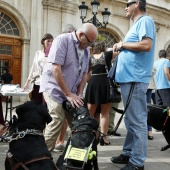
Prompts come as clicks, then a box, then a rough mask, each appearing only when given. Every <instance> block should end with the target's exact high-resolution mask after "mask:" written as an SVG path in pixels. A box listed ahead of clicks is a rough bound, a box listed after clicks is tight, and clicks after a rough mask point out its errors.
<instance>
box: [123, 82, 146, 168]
mask: <svg viewBox="0 0 170 170" xmlns="http://www.w3.org/2000/svg"><path fill="white" fill-rule="evenodd" d="M131 84H132V83H121V84H120V88H121V94H122V98H123V103H124V106H125V105H126V102H127V98H128V95H129V91H130V87H131ZM147 89H148V84H147V83H136V84H135V87H134V90H133V94H132V97H131V100H130V103H129V106H128V108H127V110H126V112H125V118H124V121H125V126H126V129H127V135H126V138H125V142H124V146H123V155H126V156H130V159H129V162H131V163H132V164H134V165H136V166H143V165H144V161H145V160H146V156H147V145H148V138H147V136H148V131H147V102H146V91H147Z"/></svg>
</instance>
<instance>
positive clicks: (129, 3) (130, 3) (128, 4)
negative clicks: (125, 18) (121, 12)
mask: <svg viewBox="0 0 170 170" xmlns="http://www.w3.org/2000/svg"><path fill="white" fill-rule="evenodd" d="M136 2H137V1H132V2H128V3H127V4H126V7H127V8H128V7H129V6H130V5H132V4H134V3H136Z"/></svg>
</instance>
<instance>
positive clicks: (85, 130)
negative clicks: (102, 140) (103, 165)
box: [56, 101, 99, 170]
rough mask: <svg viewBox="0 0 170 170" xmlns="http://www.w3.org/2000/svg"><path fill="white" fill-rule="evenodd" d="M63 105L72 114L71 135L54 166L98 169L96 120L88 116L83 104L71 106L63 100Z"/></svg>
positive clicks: (89, 169) (82, 169)
mask: <svg viewBox="0 0 170 170" xmlns="http://www.w3.org/2000/svg"><path fill="white" fill-rule="evenodd" d="M63 107H64V109H65V110H67V111H68V112H69V113H70V114H71V115H72V117H73V122H72V125H73V126H72V131H71V137H70V138H69V140H68V141H67V144H66V148H65V150H64V152H63V154H62V155H60V157H59V159H58V160H57V163H56V166H57V167H58V168H59V169H60V170H66V169H74V170H92V169H94V170H98V169H99V168H98V162H97V145H98V138H99V131H98V127H99V123H98V121H97V120H96V119H94V118H93V117H91V116H90V114H89V112H88V109H87V108H86V107H85V106H81V107H80V108H73V107H72V105H71V103H70V102H69V101H65V102H64V103H63Z"/></svg>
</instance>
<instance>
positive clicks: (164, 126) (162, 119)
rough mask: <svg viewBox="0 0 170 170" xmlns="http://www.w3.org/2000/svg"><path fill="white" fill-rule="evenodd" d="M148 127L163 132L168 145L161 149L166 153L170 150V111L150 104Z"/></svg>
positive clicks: (164, 107) (165, 107)
mask: <svg viewBox="0 0 170 170" xmlns="http://www.w3.org/2000/svg"><path fill="white" fill-rule="evenodd" d="M147 107H148V125H151V126H152V127H153V128H155V129H156V130H159V131H162V133H163V135H164V137H165V139H166V141H167V143H168V145H166V146H164V147H162V148H161V151H165V150H167V149H168V148H170V118H169V117H170V109H169V108H168V107H167V106H159V105H154V104H148V105H147Z"/></svg>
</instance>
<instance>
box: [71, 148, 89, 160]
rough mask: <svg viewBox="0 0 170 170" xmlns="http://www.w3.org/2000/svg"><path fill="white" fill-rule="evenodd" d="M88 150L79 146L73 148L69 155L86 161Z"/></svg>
mask: <svg viewBox="0 0 170 170" xmlns="http://www.w3.org/2000/svg"><path fill="white" fill-rule="evenodd" d="M86 153H87V150H85V149H79V148H74V147H73V148H71V151H70V153H69V155H68V158H69V159H74V160H78V161H85V160H84V159H85V157H86Z"/></svg>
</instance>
